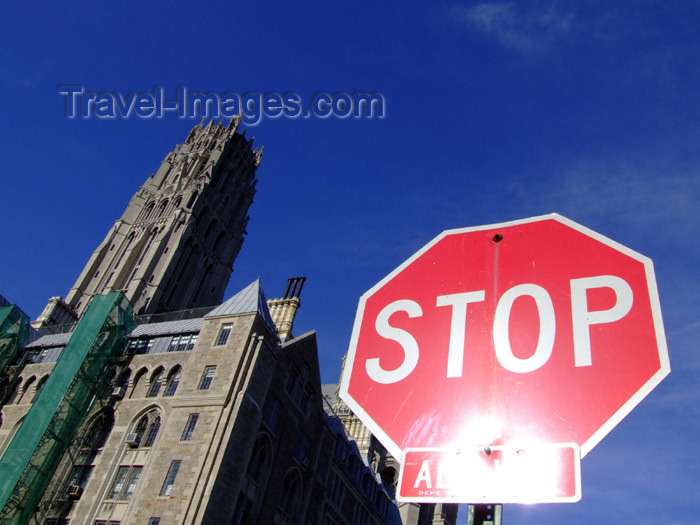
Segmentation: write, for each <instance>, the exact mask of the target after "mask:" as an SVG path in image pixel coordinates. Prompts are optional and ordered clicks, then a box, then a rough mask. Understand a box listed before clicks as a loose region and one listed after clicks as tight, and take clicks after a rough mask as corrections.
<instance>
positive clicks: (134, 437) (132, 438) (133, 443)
mask: <svg viewBox="0 0 700 525" xmlns="http://www.w3.org/2000/svg"><path fill="white" fill-rule="evenodd" d="M124 442H125V443H126V444H127V445H129V446H130V447H132V448H134V447H138V446H139V443H141V437H140V436H139V435H138V434H137V433H136V432H131V433H129V434H127V435H126V439H124Z"/></svg>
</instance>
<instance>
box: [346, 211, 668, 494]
mask: <svg viewBox="0 0 700 525" xmlns="http://www.w3.org/2000/svg"><path fill="white" fill-rule="evenodd" d="M669 371H670V366H669V361H668V352H667V349H666V342H665V336H664V331H663V324H662V319H661V310H660V306H659V300H658V293H657V289H656V281H655V278H654V271H653V267H652V263H651V260H649V259H648V258H646V257H644V256H642V255H640V254H638V253H636V252H634V251H632V250H630V249H628V248H626V247H624V246H622V245H620V244H618V243H616V242H614V241H611V240H610V239H607V238H606V237H603V236H602V235H599V234H597V233H595V232H593V231H591V230H589V229H587V228H585V227H583V226H581V225H579V224H577V223H575V222H573V221H570V220H568V219H566V218H564V217H561V216H559V215H556V214H552V215H548V216H543V217H535V218H530V219H524V220H520V221H514V222H509V223H503V224H496V225H490V226H482V227H477V228H466V229H460V230H451V231H446V232H443V233H442V234H441V235H439V236H438V237H436V238H435V239H434V240H433V241H431V242H430V243H429V244H428V245H426V246H425V247H424V248H422V249H421V250H420V251H419V252H418V253H416V254H415V255H413V256H412V257H411V258H410V259H408V260H407V261H406V262H404V263H403V264H402V265H401V266H399V267H398V268H397V269H396V270H394V271H393V272H392V273H391V274H390V275H388V276H387V277H386V278H384V279H383V280H382V281H381V282H379V283H378V284H377V285H376V286H374V287H373V288H372V289H371V290H369V291H368V292H367V293H365V294H364V295H363V296H362V298H361V299H360V303H359V307H358V311H357V317H356V319H355V325H354V328H353V333H352V339H351V342H350V348H349V351H348V356H347V361H346V364H345V370H344V373H343V377H342V384H341V397H342V398H343V400H344V401H345V402H346V403H347V404H348V406H349V407H350V408H351V409H352V410H353V412H355V413H356V414H357V415H358V417H359V418H360V419H361V420H362V421H363V423H365V424H366V425H367V426H368V427H369V429H370V431H371V432H372V433H373V434H374V435H375V436H377V437H378V438H379V440H380V441H381V442H382V443H383V444H384V445H385V446H386V447H387V449H388V450H389V452H390V453H391V454H392V455H394V456H395V457H396V458H399V459H400V460H401V461H402V465H403V472H402V476H401V478H402V479H401V482H400V486H399V497H400V499H409V500H413V501H463V502H472V503H476V502H484V501H490V502H494V503H498V502H501V503H502V502H524V501H576V500H577V499H579V498H580V488H579V486H578V460H579V458H580V457H583V456H585V455H586V453H587V452H588V451H589V450H591V449H592V448H593V447H594V446H595V445H596V444H597V443H598V442H599V441H600V440H601V439H602V438H603V437H604V436H605V435H606V434H607V433H608V432H609V431H610V430H611V429H612V428H613V427H614V426H615V425H616V424H617V423H618V422H619V421H620V420H621V419H622V418H623V417H624V416H625V415H626V414H628V413H629V412H630V411H631V410H632V408H634V406H635V405H636V404H637V403H639V402H640V401H641V399H643V398H644V397H645V396H646V395H647V394H648V393H649V392H650V391H651V390H652V389H653V388H654V387H655V386H656V385H657V384H658V383H659V382H660V381H661V380H662V379H663V378H664V377H665V376H666V375H667V374H668V373H669ZM543 451H544V452H543ZM572 451H573V452H572ZM548 464H549V465H555V464H556V465H560V466H552V467H551V468H549V470H547V468H546V465H548ZM535 473H539V474H535ZM538 476H539V478H543V479H542V480H541V481H540V482H537V483H535V480H536V479H538ZM557 477H559V478H561V479H559V481H556V480H554V478H557ZM572 479H573V480H574V481H572ZM545 485H546V487H545ZM538 487H539V488H538Z"/></svg>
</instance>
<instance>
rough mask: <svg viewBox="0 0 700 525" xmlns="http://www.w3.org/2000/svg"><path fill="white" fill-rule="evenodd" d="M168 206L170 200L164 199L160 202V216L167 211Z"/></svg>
mask: <svg viewBox="0 0 700 525" xmlns="http://www.w3.org/2000/svg"><path fill="white" fill-rule="evenodd" d="M167 207H168V200H167V199H166V200H164V201H163V202H161V203H160V206H159V207H158V217H162V216H163V214H164V213H165V210H166V209H167Z"/></svg>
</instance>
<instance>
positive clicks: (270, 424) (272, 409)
mask: <svg viewBox="0 0 700 525" xmlns="http://www.w3.org/2000/svg"><path fill="white" fill-rule="evenodd" d="M281 417H282V405H280V401H279V399H277V398H276V397H275V396H274V395H273V394H270V396H269V397H268V398H267V400H266V401H265V406H264V408H263V423H265V426H266V427H267V428H268V429H269V430H270V432H272V433H273V434H277V430H278V429H279V426H280V418H281Z"/></svg>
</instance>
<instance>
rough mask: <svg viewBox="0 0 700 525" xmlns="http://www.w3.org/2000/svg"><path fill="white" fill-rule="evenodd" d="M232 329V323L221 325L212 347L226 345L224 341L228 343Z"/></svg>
mask: <svg viewBox="0 0 700 525" xmlns="http://www.w3.org/2000/svg"><path fill="white" fill-rule="evenodd" d="M232 327H233V324H232V323H226V324H222V325H221V330H219V335H218V337H217V338H216V343H215V344H214V346H221V345H225V344H226V341H228V336H229V334H230V333H231V328H232Z"/></svg>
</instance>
